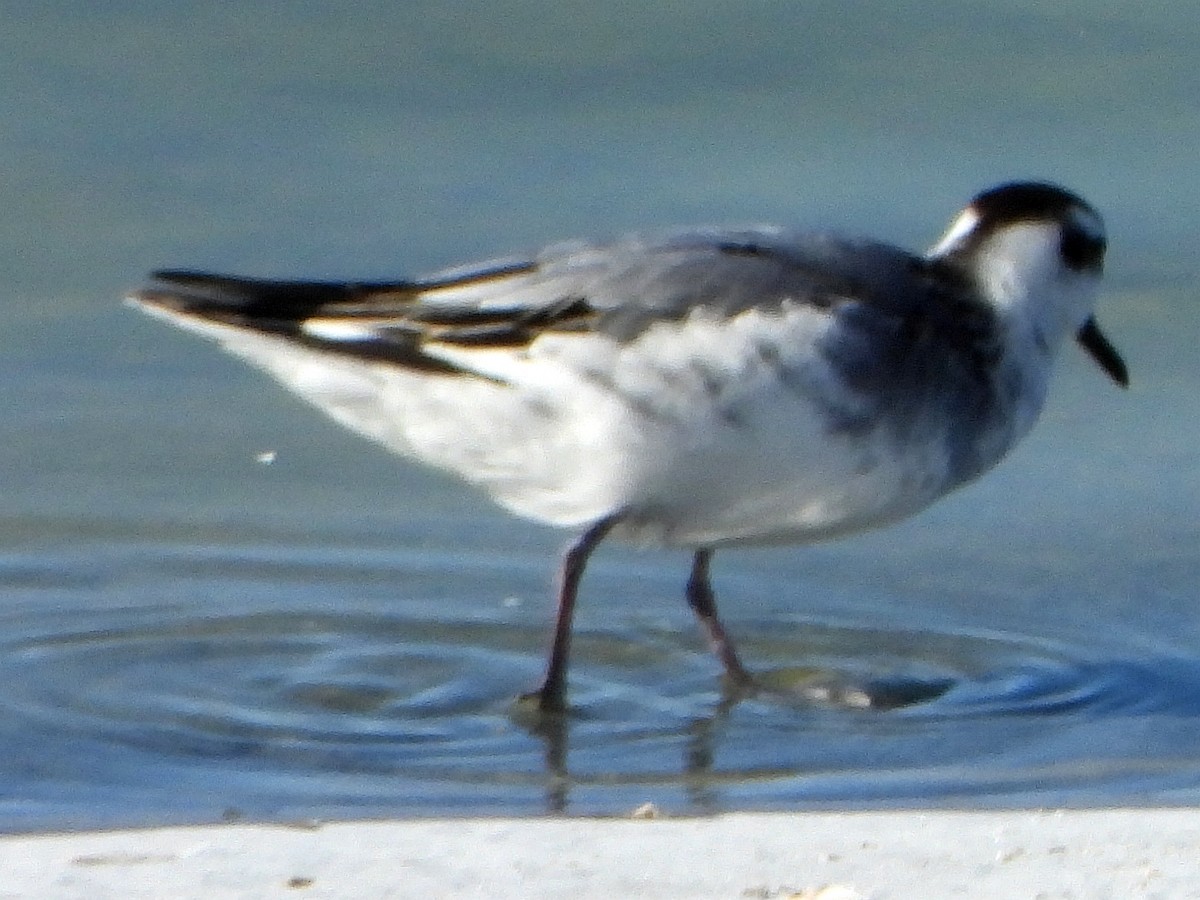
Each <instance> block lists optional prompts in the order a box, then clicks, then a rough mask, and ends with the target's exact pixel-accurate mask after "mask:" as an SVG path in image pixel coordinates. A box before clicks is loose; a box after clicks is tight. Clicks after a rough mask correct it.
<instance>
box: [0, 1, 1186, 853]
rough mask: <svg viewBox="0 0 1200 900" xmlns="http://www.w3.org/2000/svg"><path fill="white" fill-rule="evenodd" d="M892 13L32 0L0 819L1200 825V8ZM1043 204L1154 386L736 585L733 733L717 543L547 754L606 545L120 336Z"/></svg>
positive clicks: (664, 600)
mask: <svg viewBox="0 0 1200 900" xmlns="http://www.w3.org/2000/svg"><path fill="white" fill-rule="evenodd" d="M856 10H858V12H856V14H855V15H852V16H851V15H847V14H846V12H845V7H844V5H842V4H834V3H803V4H797V3H761V4H750V5H748V6H747V5H743V6H742V7H738V8H732V7H729V6H728V5H726V4H715V3H714V4H705V3H697V4H691V5H690V6H689V7H688V9H687V11H686V12H684V13H680V12H679V11H677V10H675V11H672V10H669V9H667V8H666V7H663V8H661V9H660V8H657V7H653V6H651V7H647V6H645V5H644V4H620V3H618V4H615V5H614V4H610V5H606V6H604V7H599V8H584V7H578V8H573V7H571V6H570V5H568V6H563V5H562V4H548V3H534V2H514V3H510V4H502V5H500V6H496V5H494V4H474V3H451V2H431V3H423V4H415V5H414V4H403V5H388V4H376V5H372V4H368V5H366V6H363V5H359V6H357V7H355V9H354V10H353V11H347V10H346V9H345V8H344V7H342V6H341V5H340V4H332V3H328V4H327V3H309V4H282V3H279V4H274V3H268V4H260V5H258V6H256V7H255V9H254V11H253V12H249V11H242V10H239V9H237V8H234V7H221V6H219V5H213V4H199V3H196V4H191V3H179V4H172V5H171V7H170V9H165V8H163V7H162V6H161V5H160V4H152V3H144V2H132V0H128V2H116V3H111V4H106V5H105V6H103V7H96V8H95V9H86V10H85V9H82V8H81V9H78V10H69V9H66V8H58V7H54V6H48V5H46V4H40V3H33V2H14V3H10V4H9V5H8V7H7V8H6V29H5V33H4V34H3V35H2V36H0V44H2V45H3V51H4V52H3V57H2V58H3V59H5V60H6V62H5V63H4V66H5V69H6V71H5V73H4V74H5V77H4V78H2V79H0V112H2V113H3V115H4V119H5V121H6V123H8V125H7V126H6V128H5V129H4V134H3V135H2V136H0V161H3V164H4V169H5V171H6V173H8V175H7V178H6V180H5V182H4V183H3V184H2V185H0V199H3V206H4V210H5V215H4V217H3V221H0V247H3V248H4V251H3V252H4V254H5V257H4V259H5V272H6V278H5V281H6V285H7V295H8V300H7V302H6V303H4V304H3V305H2V306H0V325H2V326H3V329H4V331H3V333H4V339H3V340H4V344H3V346H4V351H3V353H0V378H2V379H3V383H4V385H5V391H4V395H3V396H4V397H5V398H6V403H5V406H4V410H5V417H4V421H5V431H4V440H3V441H2V442H0V484H2V485H3V490H2V492H0V620H2V622H3V628H2V629H0V677H2V679H3V682H4V684H5V691H4V696H3V697H0V758H3V759H4V760H5V766H4V767H3V771H0V828H3V829H7V830H28V829H37V828H62V827H88V826H97V825H105V824H115V823H150V822H167V821H172V822H180V821H213V820H219V819H222V818H250V819H263V818H288V819H291V818H310V817H354V816H379V815H438V814H447V813H449V814H479V813H487V814H493V813H516V814H542V813H547V812H568V813H576V814H594V813H622V812H626V811H628V810H630V809H632V808H633V807H635V806H637V805H638V804H640V803H642V802H646V801H651V802H654V803H656V804H658V805H659V806H661V807H663V808H665V809H667V810H669V811H674V812H692V813H707V812H715V811H721V810H728V809H801V808H811V807H817V806H821V807H832V808H847V807H872V808H878V807H886V806H897V805H902V806H914V805H916V806H956V807H969V808H975V807H986V806H999V805H1008V806H1044V805H1058V804H1067V805H1114V804H1118V805H1119V804H1140V803H1193V802H1195V801H1196V800H1197V786H1198V785H1200V775H1198V773H1200V738H1198V737H1197V735H1200V729H1198V728H1197V727H1196V726H1197V724H1198V716H1197V714H1198V712H1200V710H1198V709H1197V700H1196V698H1197V697H1200V690H1198V688H1200V627H1198V625H1197V616H1196V614H1195V611H1194V608H1195V599H1196V583H1197V572H1198V570H1200V558H1198V555H1197V547H1198V546H1200V542H1198V538H1200V534H1198V533H1197V532H1198V531H1200V527H1198V525H1197V521H1198V517H1197V516H1196V512H1197V508H1198V503H1197V501H1198V499H1200V497H1198V494H1200V490H1198V487H1200V478H1198V477H1197V476H1198V466H1197V454H1196V450H1195V447H1196V446H1197V437H1198V435H1197V426H1196V422H1197V421H1198V418H1197V416H1196V414H1195V412H1196V402H1195V397H1196V396H1198V395H1200V391H1198V388H1200V384H1198V383H1197V382H1198V377H1197V369H1196V366H1195V346H1196V343H1197V341H1196V336H1197V324H1198V322H1197V307H1196V304H1195V295H1196V290H1195V288H1196V281H1197V279H1196V274H1197V273H1196V265H1195V258H1196V254H1195V240H1194V229H1193V223H1194V221H1195V211H1196V205H1197V204H1196V190H1195V188H1194V187H1193V186H1194V185H1196V184H1200V180H1198V179H1197V177H1196V176H1197V174H1198V173H1197V171H1196V170H1197V164H1196V161H1195V155H1194V153H1193V152H1192V150H1193V148H1194V147H1195V146H1196V143H1197V139H1198V138H1200V134H1198V133H1197V132H1198V131H1200V129H1198V128H1197V120H1196V115H1195V104H1194V98H1195V97H1196V96H1200V84H1197V81H1198V80H1200V76H1197V74H1196V71H1195V67H1194V65H1193V60H1192V52H1193V48H1194V47H1195V46H1196V43H1197V38H1200V34H1197V30H1198V29H1197V24H1196V22H1195V21H1194V19H1195V17H1194V16H1192V15H1189V14H1188V12H1187V11H1185V10H1182V9H1178V8H1176V6H1174V5H1171V4H1159V5H1154V4H1151V5H1145V4H1143V5H1140V6H1139V7H1138V8H1137V9H1136V10H1134V9H1130V10H1128V11H1127V10H1125V9H1123V8H1117V7H1113V6H1111V5H1108V4H1103V3H1099V2H1077V3H1068V4H1063V3H1054V4H1049V3H1042V2H1033V0H1030V2H1026V3H1019V4H1012V3H1006V4H1000V3H983V2H981V3H974V4H969V5H965V6H964V5H963V4H961V3H954V4H951V3H944V4H943V3H934V4H928V3H923V4H920V5H919V7H918V6H917V5H913V6H912V8H906V7H905V6H903V5H901V6H896V5H894V4H865V5H860V6H859V7H856ZM1010 177H1044V178H1051V179H1055V180H1058V181H1061V182H1062V183H1064V184H1066V185H1067V186H1069V187H1071V188H1072V189H1075V190H1077V191H1078V192H1080V193H1082V194H1083V195H1084V196H1086V197H1087V198H1088V199H1089V200H1091V201H1092V202H1094V203H1095V205H1097V206H1098V207H1099V208H1100V209H1101V210H1102V211H1103V212H1104V213H1105V215H1106V218H1107V220H1108V223H1109V228H1110V232H1111V242H1112V253H1111V257H1110V265H1109V278H1108V286H1107V290H1106V294H1105V297H1104V300H1103V306H1102V309H1101V311H1100V313H1101V317H1102V321H1103V322H1104V323H1105V326H1106V330H1107V331H1108V332H1109V333H1110V335H1111V336H1112V338H1113V340H1114V341H1115V342H1116V343H1117V344H1118V345H1119V346H1120V347H1121V349H1122V350H1123V351H1124V353H1125V355H1126V357H1127V358H1128V360H1129V362H1130V368H1131V370H1132V375H1133V380H1134V381H1133V387H1132V389H1131V390H1130V391H1128V392H1120V391H1118V390H1116V389H1115V388H1113V387H1112V385H1111V384H1109V383H1108V382H1107V380H1106V379H1105V378H1104V377H1103V376H1102V374H1100V373H1098V372H1097V371H1096V370H1095V367H1094V366H1092V365H1091V364H1090V363H1089V362H1088V361H1087V360H1085V359H1084V358H1083V357H1082V355H1081V354H1078V353H1074V352H1070V353H1068V354H1067V357H1068V358H1066V359H1064V362H1063V365H1062V371H1061V372H1060V373H1059V377H1058V379H1057V382H1056V384H1055V386H1054V392H1053V396H1052V399H1051V403H1050V406H1049V408H1048V409H1047V412H1046V415H1045V417H1044V419H1043V421H1042V423H1041V424H1040V425H1039V427H1038V429H1037V430H1036V431H1035V433H1034V435H1033V436H1032V437H1031V438H1030V439H1029V440H1028V441H1027V442H1026V444H1025V445H1023V446H1022V447H1021V448H1020V449H1019V450H1018V452H1017V453H1015V454H1014V456H1013V457H1012V459H1010V460H1009V461H1007V462H1006V463H1005V464H1004V465H1003V466H1002V467H1001V468H1000V469H999V470H997V471H996V472H994V473H992V474H990V475H989V476H988V477H987V478H985V479H984V480H983V481H982V482H980V483H979V484H978V485H975V486H972V487H971V488H969V489H968V490H965V491H963V492H961V493H960V494H958V495H956V496H955V497H953V498H950V499H948V500H947V501H945V502H944V503H942V504H941V505H939V506H937V507H935V508H934V509H932V510H930V511H928V512H927V513H925V514H924V515H922V516H920V517H918V518H917V519H915V520H913V521H911V522H908V523H904V524H902V525H900V526H897V527H895V528H892V529H889V530H887V531H885V532H880V533H878V534H873V535H865V536H862V537H861V538H856V539H853V540H847V541H843V542H839V543H835V544H828V545H821V546H816V547H808V548H792V549H787V548H785V549H775V550H769V551H768V550H764V551H739V552H728V553H720V554H718V555H717V557H716V561H715V564H714V579H715V584H716V588H717V591H718V594H719V598H720V601H721V603H722V607H723V610H724V612H725V616H726V619H727V622H728V624H729V626H730V628H731V630H732V631H733V632H734V634H735V635H736V636H737V637H738V638H739V640H740V645H741V649H742V653H743V655H744V657H745V658H746V660H747V662H748V663H749V664H750V665H751V667H752V668H754V669H755V670H756V671H757V672H759V673H760V674H761V676H762V680H763V682H764V684H765V685H766V687H767V689H766V690H764V691H763V692H761V693H759V694H757V695H755V696H753V697H748V698H741V699H737V700H736V701H735V699H734V698H729V697H726V696H725V695H724V694H723V692H722V684H721V681H720V678H719V672H718V670H717V667H716V666H715V664H714V663H713V661H712V660H711V659H710V657H709V656H708V654H707V653H706V651H705V650H704V648H703V646H702V645H701V642H700V640H699V638H698V637H697V635H696V634H695V632H694V628H693V624H692V622H691V621H690V617H689V614H688V612H687V610H686V608H685V606H684V604H683V602H682V587H683V581H684V579H685V577H686V570H687V563H688V560H687V558H686V555H685V554H681V553H667V552H658V551H637V550H634V549H630V548H622V547H619V546H615V545H614V546H612V547H607V546H606V547H604V548H603V549H602V550H601V551H600V552H599V553H598V554H597V556H596V558H595V560H594V564H593V566H592V568H591V569H590V570H589V573H588V578H587V580H586V581H585V584H584V589H583V595H582V597H581V609H580V613H579V621H578V629H579V630H578V638H577V641H576V659H575V662H574V668H573V672H572V675H573V678H572V682H571V687H572V703H573V711H572V714H571V716H570V717H568V719H567V720H565V721H563V722H558V723H550V724H547V723H539V722H536V721H533V720H531V719H530V718H529V716H528V715H526V714H525V713H524V712H523V710H522V709H521V708H519V707H518V706H517V705H515V704H514V698H515V697H516V695H517V694H518V693H519V692H520V691H521V690H524V689H527V688H528V687H530V686H532V685H533V684H534V683H535V682H536V680H537V677H538V675H539V672H540V667H541V657H542V652H543V648H544V645H545V639H546V631H547V625H548V621H549V618H550V615H551V609H552V603H551V600H550V597H549V585H550V583H551V581H552V573H553V567H554V561H555V559H556V557H557V554H558V553H559V551H560V550H561V547H562V544H563V542H564V541H565V540H566V538H567V536H566V535H563V534H560V533H556V532H553V531H549V530H546V529H542V528H539V527H537V526H534V525H530V524H527V523H523V522H519V521H517V520H514V519H512V518H509V517H507V516H506V515H504V514H503V513H501V512H499V511H497V510H494V509H492V508H491V507H489V506H488V505H486V504H485V503H483V502H481V501H480V499H479V498H478V497H476V496H475V495H474V494H472V493H471V492H470V491H468V490H467V489H466V488H463V487H461V486H459V485H456V484H454V483H453V482H450V481H448V480H446V479H444V478H442V477H440V476H438V475H436V474H432V473H429V472H425V471H422V470H419V469H416V468H414V467H412V466H410V465H407V464H405V463H403V462H401V461H399V460H396V459H393V458H391V457H389V456H387V455H386V454H385V453H383V452H382V451H379V450H377V449H376V448H374V447H372V446H370V445H368V444H366V443H364V442H361V441H360V440H358V439H356V438H355V437H354V436H353V435H349V434H346V433H344V432H342V431H341V430H339V429H338V428H337V427H336V426H334V425H332V424H330V423H328V422H326V421H325V420H323V419H322V418H321V417H320V416H319V415H318V414H316V413H315V412H312V411H311V410H309V409H307V408H306V407H304V406H303V405H302V404H300V403H298V402H297V401H295V400H294V399H292V398H290V397H289V396H287V395H286V394H284V393H283V391H282V390H280V389H278V388H276V387H275V386H274V385H272V384H270V383H268V382H267V381H265V380H264V379H263V378H262V377H260V376H259V375H257V374H256V373H254V372H251V371H249V370H247V369H246V368H245V367H244V366H242V365H241V364H240V363H238V362H236V361H234V360H231V359H227V358H225V357H223V356H221V355H220V354H219V353H218V352H216V351H215V350H214V349H212V348H211V347H209V346H207V345H205V344H203V343H201V342H199V341H196V340H194V339H192V338H190V337H188V336H186V335H182V334H179V333H176V332H174V331H172V330H170V329H167V328H164V327H163V326H162V325H160V324H159V323H156V322H153V321H149V320H146V319H144V318H142V317H139V316H137V315H136V314H134V313H133V312H131V311H129V310H127V309H124V308H122V307H121V306H120V305H119V304H118V302H117V300H118V298H119V297H120V295H121V293H122V292H123V291H124V290H125V289H127V288H129V287H132V286H135V285H136V284H137V283H138V281H139V279H140V278H141V277H142V274H143V273H144V272H145V271H146V270H148V269H150V268H154V267H157V266H164V265H171V266H195V267H201V268H211V269H217V270H229V271H244V272H247V273H252V274H260V275H286V274H293V275H298V276H305V277H338V276H347V277H358V278H365V277H390V276H395V275H398V274H402V273H406V272H417V271H421V270H426V269H429V268H431V267H434V266H438V265H442V264H448V263H453V262H459V261H464V260H469V259H471V258H475V257H481V256H490V255H493V254H498V253H506V252H509V251H514V250H521V249H524V248H528V247H532V246H537V245H539V244H541V243H543V242H546V241H550V240H557V239H560V238H565V237H571V236H596V235H605V234H610V233H613V232H617V231H621V230H625V229H646V228H654V227H660V226H669V225H677V224H699V223H713V222H747V221H772V222H779V223H783V224H794V225H812V224H815V225H830V226H836V227H843V228H847V229H852V230H856V231H863V232H867V233H870V234H873V235H876V236H880V237H884V238H887V239H891V240H895V241H898V242H901V243H903V244H906V245H909V246H914V247H920V246H923V245H925V244H927V243H928V242H929V241H931V240H932V239H933V238H934V237H935V236H936V235H937V233H938V231H939V230H940V229H941V228H942V227H943V226H944V224H945V223H946V222H947V221H948V219H949V218H950V216H951V215H952V214H953V212H954V211H955V210H956V209H957V208H958V207H959V206H960V205H961V204H962V203H963V202H964V201H965V200H966V199H967V198H969V197H970V196H971V195H972V194H973V193H975V192H976V191H978V190H979V189H981V188H983V187H986V186H989V185H991V184H993V183H995V182H997V181H999V180H1002V179H1005V178H1010ZM265 460H272V461H270V462H266V461H265ZM826 693H827V694H829V695H830V696H829V697H828V698H826V699H824V700H823V699H822V697H823V696H824V694H826ZM864 696H866V697H873V698H874V699H875V701H876V702H875V703H874V704H873V705H872V704H868V705H867V707H866V708H864V704H863V702H862V700H863V698H864ZM902 701H903V702H902Z"/></svg>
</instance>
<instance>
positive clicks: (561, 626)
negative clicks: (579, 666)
mask: <svg viewBox="0 0 1200 900" xmlns="http://www.w3.org/2000/svg"><path fill="white" fill-rule="evenodd" d="M618 521H620V516H609V517H608V518H607V519H601V520H600V521H599V522H597V523H596V524H595V525H593V526H592V527H591V528H589V529H588V530H587V531H585V532H584V533H583V534H582V535H580V536H579V538H578V539H577V540H576V541H575V543H573V544H572V545H571V546H570V547H568V548H567V552H566V553H565V554H564V555H563V561H562V569H561V571H560V572H559V578H558V611H557V613H556V614H555V617H554V638H553V642H552V643H551V645H550V658H549V660H548V661H547V663H546V676H545V677H544V678H543V679H542V685H541V687H539V688H538V689H537V690H536V691H534V692H532V693H530V694H526V695H525V697H526V699H530V700H535V701H537V705H538V708H539V709H540V710H541V711H542V712H562V711H563V710H564V709H566V694H567V658H568V656H569V655H570V651H571V620H572V618H573V616H574V613H575V595H576V594H577V593H578V592H579V580H580V579H581V578H582V577H583V570H584V567H585V566H587V561H588V557H589V556H591V554H592V551H593V550H595V549H596V545H597V544H599V543H600V542H601V541H602V540H604V536H605V535H607V534H608V533H609V532H610V531H612V529H613V526H614V525H616V524H617V522H618Z"/></svg>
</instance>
